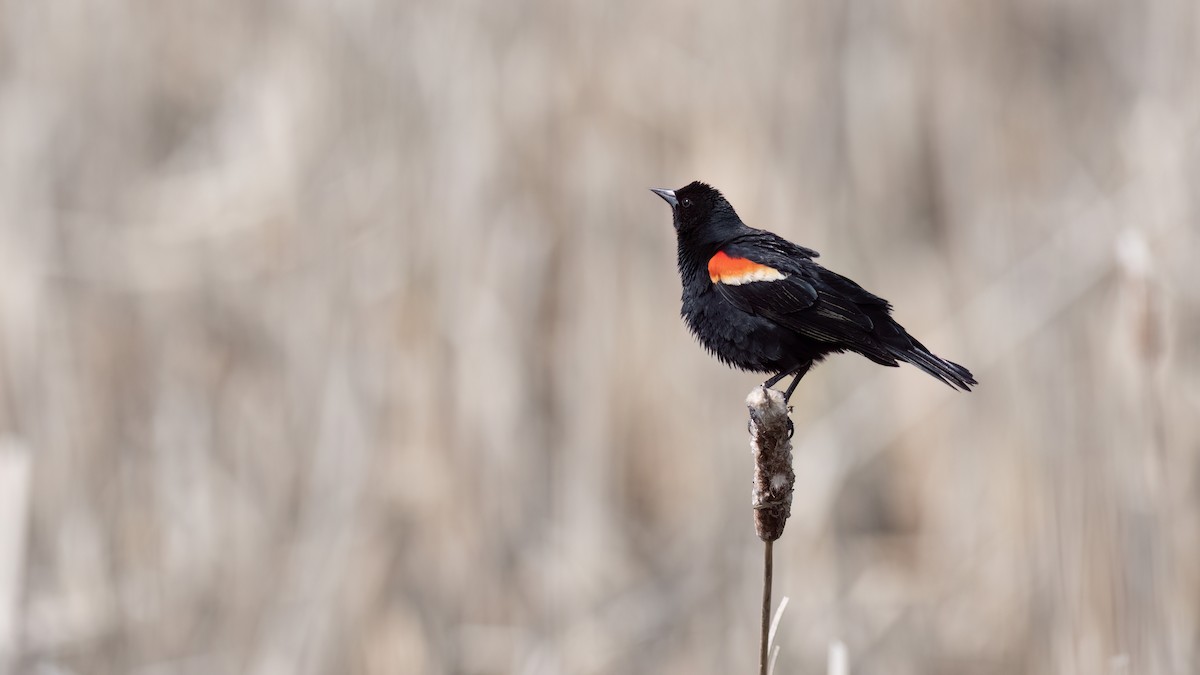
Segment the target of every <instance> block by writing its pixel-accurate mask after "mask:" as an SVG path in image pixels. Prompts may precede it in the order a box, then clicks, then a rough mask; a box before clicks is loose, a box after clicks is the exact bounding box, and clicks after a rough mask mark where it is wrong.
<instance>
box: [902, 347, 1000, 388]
mask: <svg viewBox="0 0 1200 675" xmlns="http://www.w3.org/2000/svg"><path fill="white" fill-rule="evenodd" d="M888 351H889V352H891V353H892V355H893V356H895V357H896V358H897V359H899V360H900V361H904V362H906V363H911V364H912V365H914V366H916V367H918V368H920V369H921V370H923V371H925V372H926V373H929V374H930V375H932V376H933V377H936V378H937V379H939V380H941V381H942V382H945V383H946V384H947V385H949V386H950V387H952V388H954V389H961V390H963V391H971V387H972V386H975V385H977V384H979V383H978V382H976V381H975V376H973V375H972V374H971V371H969V370H967V369H966V368H964V367H962V366H960V365H958V364H957V363H954V362H953V361H947V360H946V359H943V358H941V357H939V356H937V355H935V354H934V353H933V352H931V351H929V350H928V349H926V348H925V345H923V344H921V343H920V342H917V341H916V340H913V341H912V347H909V348H908V349H903V348H900V347H893V346H890V345H889V346H888Z"/></svg>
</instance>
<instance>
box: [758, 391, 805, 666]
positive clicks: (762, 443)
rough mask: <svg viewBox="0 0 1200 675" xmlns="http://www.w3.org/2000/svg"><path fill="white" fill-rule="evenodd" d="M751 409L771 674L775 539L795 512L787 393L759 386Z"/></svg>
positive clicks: (762, 653)
mask: <svg viewBox="0 0 1200 675" xmlns="http://www.w3.org/2000/svg"><path fill="white" fill-rule="evenodd" d="M746 407H747V408H748V409H749V411H750V426H749V430H750V450H751V452H753V454H754V493H753V504H754V529H755V531H756V532H757V533H758V538H759V539H762V540H763V542H765V547H764V549H763V604H762V635H761V642H760V645H759V673H760V675H767V670H768V662H767V653H768V648H769V644H768V643H769V642H770V629H771V584H772V582H773V579H772V577H773V576H774V573H773V568H774V560H773V558H774V551H773V548H774V542H775V540H776V539H778V538H779V537H781V536H782V535H783V528H784V525H786V524H787V519H788V517H789V516H790V515H791V514H792V489H793V488H794V487H795V484H796V473H795V472H794V471H793V470H792V441H791V426H792V425H791V420H790V419H789V418H788V407H787V402H786V401H785V400H784V397H783V394H781V393H779V392H777V391H774V390H772V389H767V388H766V387H756V388H755V389H754V391H751V392H750V395H749V396H747V397H746Z"/></svg>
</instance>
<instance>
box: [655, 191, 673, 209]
mask: <svg viewBox="0 0 1200 675" xmlns="http://www.w3.org/2000/svg"><path fill="white" fill-rule="evenodd" d="M650 191H651V192H653V193H654V194H656V195H658V196H659V197H662V198H663V200H664V201H666V202H667V203H668V204H670V205H671V208H675V207H676V206H679V200H678V199H675V191H674V190H664V189H662V188H650Z"/></svg>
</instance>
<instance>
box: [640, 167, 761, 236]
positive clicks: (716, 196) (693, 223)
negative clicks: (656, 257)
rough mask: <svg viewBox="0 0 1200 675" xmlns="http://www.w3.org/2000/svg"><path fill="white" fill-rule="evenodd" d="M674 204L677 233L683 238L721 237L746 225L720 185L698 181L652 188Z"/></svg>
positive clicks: (734, 233)
mask: <svg viewBox="0 0 1200 675" xmlns="http://www.w3.org/2000/svg"><path fill="white" fill-rule="evenodd" d="M651 191H652V192H654V194H656V195H658V196H659V197H662V198H663V200H664V201H665V202H667V203H668V204H670V205H671V215H672V218H673V220H674V222H675V232H676V234H677V235H678V236H679V237H681V238H687V239H703V240H714V241H716V240H721V239H724V238H728V237H730V236H736V234H738V231H739V229H740V228H742V227H744V225H743V224H742V221H741V219H740V218H738V215H737V212H735V211H734V210H733V206H731V205H730V203H729V201H728V200H726V199H725V196H724V195H722V194H721V193H720V191H718V190H717V189H716V188H714V187H713V186H711V185H709V184H707V183H701V182H700V181H695V182H692V183H688V184H687V185H685V186H683V187H681V188H679V189H678V190H663V189H660V188H651Z"/></svg>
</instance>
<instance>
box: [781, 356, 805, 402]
mask: <svg viewBox="0 0 1200 675" xmlns="http://www.w3.org/2000/svg"><path fill="white" fill-rule="evenodd" d="M809 368H812V361H809V362H808V363H805V364H804V365H802V366H800V367H799V368H797V369H795V370H793V371H792V372H793V373H795V375H796V378H795V379H793V380H792V383H791V384H789V385H788V388H787V391H786V392H784V394H783V402H784V403H787V402H788V401H790V400H791V398H792V392H793V391H796V385H798V384H800V380H801V379H803V378H804V376H805V374H807V373H808V369H809Z"/></svg>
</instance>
